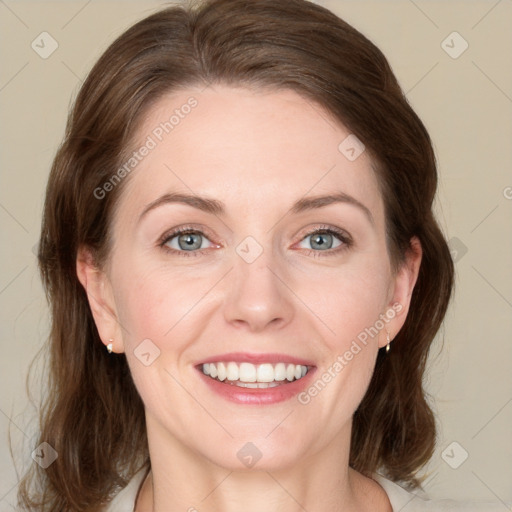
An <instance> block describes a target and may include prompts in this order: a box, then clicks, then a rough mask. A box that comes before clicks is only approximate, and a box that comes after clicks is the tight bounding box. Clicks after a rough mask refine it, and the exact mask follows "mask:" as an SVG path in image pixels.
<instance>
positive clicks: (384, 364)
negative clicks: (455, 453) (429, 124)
mask: <svg viewBox="0 0 512 512" xmlns="http://www.w3.org/2000/svg"><path fill="white" fill-rule="evenodd" d="M436 186H437V175H436V165H435V159H434V153H433V150H432V146H431V142H430V139H429V136H428V134H427V132H426V130H425V127H424V126H423V124H422V123H421V121H420V120H419V118H418V117H417V116H416V114H415V113H414V112H413V111H412V109H411V108H410V106H409V105H408V103H407V101H406V99H405V97H404V95H403V93H402V91H401V90H400V87H399V86H398V83H397V81H396V79H395V77H394V76H393V74H392V71H391V69H390V67H389V65H388V63H387V61H386V59H385V58H384V56H383V55H382V53H381V52H380V51H379V50H378V49H377V48H376V47H375V46H374V45H373V44H372V43H371V42H370V41H368V40H367V39H366V38H365V37H364V36H362V35H361V34H360V33H359V32H357V31H356V30H355V29H354V28H352V27H351V26H349V25H348V24H346V23H345V22H344V21H342V20H340V19H339V18H338V17H336V16H335V15H334V14H332V13H331V12H329V11H328V10H326V9H324V8H322V7H320V6H317V5H315V4H313V3H310V2H306V1H303V0H282V1H280V2H274V1H273V0H257V1H253V2H246V1H243V0H212V1H206V2H203V3H199V4H197V5H193V6H191V7H189V8H182V7H171V8H168V9H165V10H162V11H161V12H158V13H156V14H154V15H152V16H150V17H148V18H147V19H145V20H142V21H141V22H139V23H137V24H136V25H135V26H133V27H132V28H130V29H129V30H128V31H127V32H125V33H124V34H123V35H121V36H120V37H119V39H118V40H117V41H115V42H114V43H113V44H112V45H111V46H110V48H108V49H107V51H106V52H105V53H104V54H103V56H102V57H101V58H100V60H99V61H98V63H97V64H96V65H95V67H94V68H93V70H92V71H91V73H90V74H89V76H88V78H87V80H86V82H85V83H84V85H83V87H82V89H81V91H80V93H79V95H78V97H77V100H76V102H75V105H74V108H73V110H72V112H71V114H70V117H69V122H68V126H67V130H66V135H65V139H64V142H63V144H62V146H61V148H60V149H59V151H58V153H57V155H56V158H55V161H54V164H53V168H52V171H51V175H50V178H49V183H48V189H47V196H46V203H45V208H44V216H43V225H42V234H41V240H40V249H39V263H40V268H41V273H42V278H43V282H44V285H45V288H46V290H47V294H48V298H49V302H50V304H51V310H52V330H51V334H50V340H49V342H50V345H51V388H50V390H49V393H48V397H49V398H48V402H47V403H46V404H45V407H44V409H43V414H42V418H41V436H40V442H45V443H48V445H50V446H51V447H52V449H53V450H55V454H57V457H56V458H55V460H54V461H52V463H51V464H49V465H48V466H47V467H46V468H45V469H42V468H40V467H39V466H37V465H34V468H33V472H32V473H31V474H29V475H27V477H26V479H25V480H24V482H23V484H22V485H21V486H20V494H19V497H20V505H21V506H23V507H25V508H26V509H29V510H44V511H46V510H48V511H49V510H51V511H55V510H63V511H64V510H66V511H67V510H73V511H74V510H76V511H93V510H94V511H96V510H98V511H99V510H110V511H125V510H126V511H131V510H135V511H136V512H142V511H144V512H145V511H169V510H189V511H193V510H210V511H220V510H222V511H223V512H230V511H232V510H240V509H241V508H242V507H243V508H244V510H248V511H253V510H254V511H256V510H258V511H261V510H267V511H274V510H279V511H292V510H293V511H295V510H309V511H313V510H322V511H327V510H332V511H335V510H336V511H338V510H343V511H356V510H357V511H366V510H372V511H377V512H389V511H393V510H400V509H402V507H404V505H405V504H406V503H409V504H408V506H407V508H406V509H405V510H444V509H446V510H448V507H450V506H451V507H455V506H456V504H455V503H452V502H450V503H448V502H446V503H441V502H433V501H427V500H423V499H421V498H419V497H416V496H415V495H414V494H412V492H413V491H415V490H418V489H419V490H421V481H422V479H420V478H419V477H418V476H417V472H418V470H419V469H420V468H421V467H423V466H424V464H425V463H426V462H427V461H428V460H429V459H430V457H431V455H432V453H433V451H434V446H435V434H436V432H435V420H434V416H433V414H432V411H431V409H430V407H429V405H428V403H427V401H426V397H425V393H424V390H423V388H422V377H423V374H424V371H425V364H426V360H427V356H428V351H429V347H430V344H431V342H432V340H433V338H434V336H435V334H436V333H437V331H438V329H439V327H440V325H441V322H442V320H443V318H444V315H445V312H446V309H447V306H448V303H449V299H450V296H451V292H452V286H453V272H454V269H453V263H452V260H451V257H450V252H449V249H448V247H447V244H446V241H445V239H444V237H443V235H442V233H441V231H440V229H439V227H438V224H437V223H436V220H435V219H434V216H433V214H432V201H433V198H434V195H435V191H436ZM45 446H46V445H45ZM32 483H38V485H39V490H40V491H41V490H42V492H39V493H35V492H34V493H32V492H31V491H30V487H31V484H32ZM398 483H400V484H401V486H399V485H398ZM460 506H461V507H463V508H461V510H462V509H463V510H471V505H470V504H461V505H460ZM490 507H492V505H491V504H489V505H487V506H486V508H485V510H491V509H492V508H490ZM452 509H454V508H450V510H452ZM475 509H476V506H475Z"/></svg>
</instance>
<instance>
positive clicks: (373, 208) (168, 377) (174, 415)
mask: <svg viewBox="0 0 512 512" xmlns="http://www.w3.org/2000/svg"><path fill="white" fill-rule="evenodd" d="M190 98H193V100H191V99H190ZM186 105H188V107H187V106H186ZM173 115H174V118H171V116H173ZM165 123H167V124H165ZM349 135H350V132H349V131H347V130H346V129H345V128H343V127H342V126H341V125H340V124H339V123H335V121H334V120H333V119H332V118H330V117H329V116H328V115H327V114H326V113H325V111H323V110H322V109H321V108H320V107H319V106H318V105H315V104H312V103H311V102H309V101H306V100H304V99H302V97H300V96H298V95H297V94H296V93H294V92H291V91H279V92H266V93H262V92H254V91H250V90H248V89H238V88H231V87H227V86H222V87H221V86H216V87H209V88H207V89H205V90H204V91H202V92H201V91H200V90H199V89H189V90H185V91H182V92H179V93H174V94H172V95H169V96H167V97H165V98H164V99H162V100H160V101H159V102H158V103H157V104H155V106H154V107H153V108H152V109H151V111H150V112H149V114H148V115H147V117H146V118H145V120H144V123H143V125H142V126H141V127H140V129H139V131H138V142H137V143H136V144H135V146H134V151H136V154H135V155H134V156H133V158H134V159H135V160H133V161H130V162H128V163H127V166H126V167H125V173H122V172H121V173H120V174H118V176H121V177H122V179H126V180H127V183H126V184H125V185H126V188H125V189H124V190H123V192H122V195H121V197H120V202H119V204H118V209H117V210H116V213H115V217H114V220H113V226H112V227H113V236H114V244H113V250H112V253H111V258H110V260H109V264H108V267H107V272H106V274H105V275H104V277H102V278H101V279H103V281H102V284H101V285H100V286H99V287H98V288H97V289H96V290H95V291H94V290H93V288H92V287H93V285H91V288H90V290H89V292H90V296H91V295H92V294H95V299H94V302H95V303H96V306H95V307H94V308H93V309H94V310H95V311H94V314H95V319H96V323H97V325H98V329H99V332H100V335H101V337H102V339H103V340H105V342H107V340H108V339H109V338H114V340H115V341H114V351H116V352H122V351H124V352H125V353H126V357H127V359H128V363H129V366H130V369H131V372H132V375H133V378H134V381H135V384H136V386H137V389H138V391H139V393H140V395H141V397H142V400H143V402H144V405H145V409H146V417H147V422H148V436H149V438H150V440H151V436H152V435H153V436H159V438H160V439H164V438H165V439H167V440H169V441H170V442H173V443H179V445H180V446H182V447H186V448H187V449H188V450H191V452H192V453H194V454H195V455H199V456H201V457H203V458H206V459H208V460H210V461H212V462H214V463H215V464H218V465H220V466H223V467H227V468H241V467H243V466H244V464H245V465H248V464H249V459H248V458H247V455H249V456H255V457H256V458H257V457H259V455H258V453H260V454H261V460H259V461H258V465H259V467H260V468H276V467H286V466H287V465H291V464H293V463H294V462H295V461H297V460H298V458H300V457H307V456H310V455H314V454H317V453H319V452H320V451H321V450H325V449H328V447H329V446H330V445H331V446H332V444H331V443H335V442H336V440H340V439H345V440H346V439H347V437H348V438H349V432H350V425H351V418H352V415H353V413H354V411H355V410H356V408H357V407H358V405H359V403H360V402H361V400H362V398H363V396H364V393H365V391H366V389H367V387H368V385H369V382H370V379H371V376H372V372H373V369H374V364H375V359H376V355H377V351H378V349H379V347H382V346H384V345H386V343H387V342H386V329H387V330H388V331H389V332H390V334H391V338H393V336H394V335H396V333H397V331H398V330H399V329H400V327H401V325H402V324H403V321H404V319H405V316H406V312H407V308H408V304H409V297H410V292H411V290H412V287H413V286H414V281H415V270H414V268H413V267H407V268H404V269H403V270H401V271H400V272H399V273H398V274H397V275H395V276H394V275H392V272H391V268H390V260H389V255H388V252H387V249H386V239H385V219H384V205H383V200H382V197H381V195H380V192H379V189H378V186H377V181H376V178H375V175H374V171H373V170H372V166H371V160H370V158H369V155H368V153H367V152H365V151H364V150H363V151H362V152H361V150H362V149H363V148H362V147H361V146H359V145H358V144H357V142H358V141H357V140H356V139H354V138H353V136H351V137H350V138H349V139H347V137H349ZM344 141H345V142H344ZM142 147H146V148H147V149H146V150H144V149H141V148H142ZM359 153H360V154H359ZM358 154H359V156H358ZM127 169H129V171H127ZM123 174H126V175H127V176H125V177H123ZM115 186H117V184H112V186H111V187H108V185H107V187H104V188H103V189H102V190H106V189H109V190H106V193H109V192H110V188H114V187H115ZM173 194H174V195H176V194H179V197H178V196H175V199H176V200H172V195H173ZM98 195H101V194H99V193H98ZM184 196H187V197H188V199H186V200H178V199H180V197H181V199H183V198H184ZM322 196H329V197H330V199H325V200H321V199H318V198H320V197H322ZM199 198H202V199H199ZM313 198H316V201H312V199H313ZM333 198H334V199H336V198H337V199H338V200H333ZM97 200H102V199H101V198H100V199H97ZM177 229H183V230H186V233H185V234H183V233H181V234H180V233H177V234H176V233H175V230H177ZM317 231H318V233H316V234H315V232H317ZM411 268H412V270H411ZM416 270H417V268H416ZM98 304H102V306H101V308H100V307H97V305H98ZM91 305H93V304H91ZM105 311H107V312H108V314H106V313H105ZM226 354H231V355H226ZM111 357H116V356H115V355H114V354H113V355H112V356H111ZM206 361H208V362H212V361H213V362H223V363H228V362H230V361H231V362H234V363H237V364H234V365H233V364H231V365H229V368H228V377H227V379H226V380H224V381H223V382H222V383H221V382H220V381H219V380H218V377H217V379H216V380H215V381H214V379H213V378H212V377H211V376H207V375H205V374H204V373H203V372H202V371H201V368H202V363H204V362H206ZM251 361H252V362H253V363H255V364H253V365H251ZM242 363H245V364H244V365H242ZM247 363H249V364H247ZM265 363H266V364H265ZM279 363H284V365H283V364H279ZM292 363H298V364H300V363H302V365H303V366H307V367H308V369H309V371H308V373H307V374H306V375H305V376H304V377H302V378H300V379H298V380H296V381H293V382H291V381H289V380H288V377H289V376H291V375H292V373H295V372H298V375H302V373H301V368H300V367H299V369H298V370H297V368H296V367H295V368H294V367H291V370H290V369H289V365H290V364H292ZM260 366H261V367H260ZM207 369H208V371H209V370H210V369H211V371H212V372H213V374H215V372H217V374H218V376H221V375H222V365H218V364H217V365H215V370H214V369H213V367H212V366H208V367H207ZM237 369H238V371H239V372H241V373H242V374H243V375H242V376H243V380H245V381H247V380H248V381H251V380H253V377H254V373H256V378H257V379H259V380H268V379H270V380H272V379H274V381H273V383H271V385H270V387H267V388H256V389H254V388H247V387H240V386H238V385H234V384H230V383H229V382H231V381H228V379H229V378H231V379H235V377H236V376H237V373H236V371H237ZM283 371H284V375H286V377H285V380H284V381H283V380H275V379H282V378H283ZM231 372H233V373H231ZM272 372H274V373H272ZM286 372H291V373H290V374H289V375H288V374H287V373H286ZM265 375H267V379H265ZM268 375H270V377H268ZM238 377H239V378H241V376H240V373H239V374H238ZM292 378H294V377H292ZM276 383H277V384H278V385H275V384H276ZM267 384H268V383H267ZM253 385H254V384H253ZM290 439H293V443H290V442H289V440H290ZM246 443H252V445H247V444H246ZM253 445H254V446H253ZM255 447H256V448H255ZM253 458H254V457H253Z"/></svg>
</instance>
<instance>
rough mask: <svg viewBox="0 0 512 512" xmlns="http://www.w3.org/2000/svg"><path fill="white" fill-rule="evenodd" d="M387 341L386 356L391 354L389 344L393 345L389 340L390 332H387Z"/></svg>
mask: <svg viewBox="0 0 512 512" xmlns="http://www.w3.org/2000/svg"><path fill="white" fill-rule="evenodd" d="M386 341H387V342H388V344H387V345H386V354H387V353H388V352H389V344H390V343H391V340H390V339H389V332H388V331H387V330H386Z"/></svg>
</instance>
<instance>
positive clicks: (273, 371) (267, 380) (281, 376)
mask: <svg viewBox="0 0 512 512" xmlns="http://www.w3.org/2000/svg"><path fill="white" fill-rule="evenodd" d="M198 369H199V370H200V371H202V372H203V374H204V375H207V376H208V377H209V378H211V379H213V380H216V381H218V382H222V383H224V384H230V385H232V386H238V387H241V388H253V389H254V388H260V389H264V388H274V387H277V386H283V385H286V384H289V383H291V382H294V381H296V380H299V379H302V377H304V376H305V375H306V374H307V373H308V372H309V371H310V369H311V367H309V366H304V365H300V364H292V363H276V364H270V363H264V364H258V365H255V364H252V363H236V362H234V361H228V362H220V361H219V362H216V363H204V364H202V365H199V366H198Z"/></svg>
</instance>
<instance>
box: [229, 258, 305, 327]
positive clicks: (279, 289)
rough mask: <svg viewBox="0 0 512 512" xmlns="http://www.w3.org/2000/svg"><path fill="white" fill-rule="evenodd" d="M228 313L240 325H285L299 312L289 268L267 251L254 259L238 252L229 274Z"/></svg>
mask: <svg viewBox="0 0 512 512" xmlns="http://www.w3.org/2000/svg"><path fill="white" fill-rule="evenodd" d="M226 279H227V283H226V287H225V292H226V297H225V302H224V316H225V319H226V321H227V322H228V323H231V324H233V325H234V326H235V327H236V328H238V329H240V328H245V329H246V330H248V331H251V332H261V331H263V330H265V329H268V328H269V327H271V326H272V328H274V329H282V328H283V327H285V326H286V325H287V324H289V323H290V322H291V321H292V319H293V316H294V314H295V306H296V305H295V304H294V302H293V293H292V291H291V289H290V284H289V283H287V276H286V271H285V270H284V269H283V268H282V266H279V265H278V264H277V262H276V260H275V259H273V258H272V257H270V256H267V252H266V251H263V253H262V254H261V255H260V256H259V257H258V258H257V259H256V260H255V261H253V262H252V263H248V262H247V261H245V260H244V259H243V258H242V257H239V256H238V255H237V254H235V258H234V268H233V270H232V271H231V272H230V273H229V274H228V276H226Z"/></svg>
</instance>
